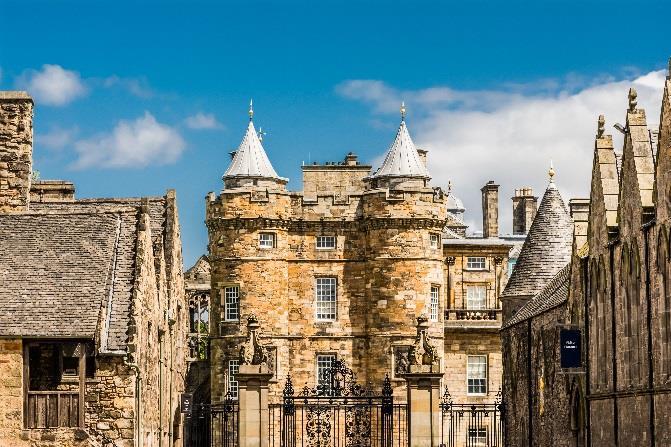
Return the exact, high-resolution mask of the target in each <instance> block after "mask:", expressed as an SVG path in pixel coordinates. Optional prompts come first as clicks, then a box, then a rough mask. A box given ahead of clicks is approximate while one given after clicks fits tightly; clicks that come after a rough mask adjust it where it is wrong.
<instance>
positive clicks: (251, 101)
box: [248, 99, 254, 121]
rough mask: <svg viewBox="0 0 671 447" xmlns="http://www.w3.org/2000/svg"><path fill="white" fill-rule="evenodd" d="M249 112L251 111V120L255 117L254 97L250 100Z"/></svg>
mask: <svg viewBox="0 0 671 447" xmlns="http://www.w3.org/2000/svg"><path fill="white" fill-rule="evenodd" d="M248 113H249V121H251V120H252V118H254V100H253V99H250V100H249V112H248Z"/></svg>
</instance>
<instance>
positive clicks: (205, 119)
mask: <svg viewBox="0 0 671 447" xmlns="http://www.w3.org/2000/svg"><path fill="white" fill-rule="evenodd" d="M184 123H185V124H186V127H188V128H189V129H194V130H202V129H219V128H221V127H222V125H221V123H220V122H219V121H217V118H216V117H215V116H214V115H213V114H211V113H203V112H198V113H196V114H195V115H192V116H190V117H188V118H186V119H185V120H184Z"/></svg>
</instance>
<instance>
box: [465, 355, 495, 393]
mask: <svg viewBox="0 0 671 447" xmlns="http://www.w3.org/2000/svg"><path fill="white" fill-rule="evenodd" d="M475 357H480V358H482V357H484V359H485V377H484V378H483V377H474V378H473V380H482V379H484V381H485V392H484V393H471V392H470V391H469V383H468V382H469V380H471V377H470V372H469V367H468V365H469V363H470V362H469V360H470V359H471V358H475ZM488 393H489V356H488V355H487V354H467V355H466V395H467V396H486V395H487V394H488Z"/></svg>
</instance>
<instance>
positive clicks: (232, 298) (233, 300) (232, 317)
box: [224, 286, 240, 321]
mask: <svg viewBox="0 0 671 447" xmlns="http://www.w3.org/2000/svg"><path fill="white" fill-rule="evenodd" d="M224 312H225V315H224V319H225V320H226V321H238V320H239V319H240V287H238V286H231V287H225V288H224Z"/></svg>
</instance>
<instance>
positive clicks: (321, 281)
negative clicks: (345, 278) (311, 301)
mask: <svg viewBox="0 0 671 447" xmlns="http://www.w3.org/2000/svg"><path fill="white" fill-rule="evenodd" d="M336 284H337V283H336V278H317V284H316V286H317V290H316V292H317V320H321V321H333V320H335V319H336V308H337V304H338V301H337V297H336V293H337V285H336Z"/></svg>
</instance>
